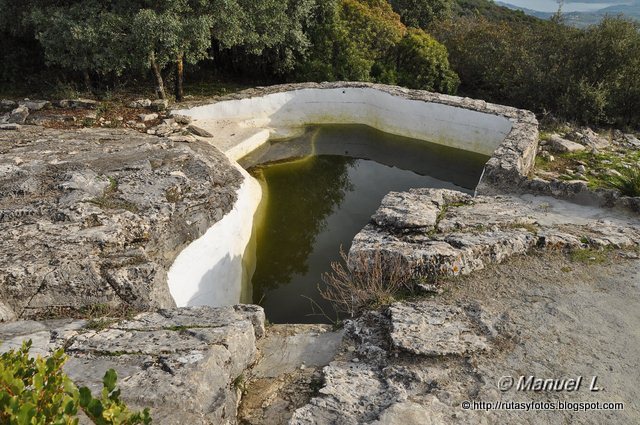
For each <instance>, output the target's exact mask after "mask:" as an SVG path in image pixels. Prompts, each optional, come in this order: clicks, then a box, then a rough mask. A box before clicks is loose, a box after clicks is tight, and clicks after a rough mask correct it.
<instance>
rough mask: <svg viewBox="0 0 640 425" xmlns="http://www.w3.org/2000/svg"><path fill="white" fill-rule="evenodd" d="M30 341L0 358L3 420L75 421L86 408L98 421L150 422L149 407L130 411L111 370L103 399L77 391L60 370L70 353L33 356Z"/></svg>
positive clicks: (43, 424) (16, 424) (18, 423)
mask: <svg viewBox="0 0 640 425" xmlns="http://www.w3.org/2000/svg"><path fill="white" fill-rule="evenodd" d="M30 348H31V341H28V342H24V343H23V344H22V347H21V348H20V349H18V350H10V351H8V352H6V353H4V354H2V356H0V423H2V424H7V425H49V424H56V425H63V424H65V425H66V424H77V423H78V421H79V419H78V411H79V410H82V411H83V412H84V413H85V414H86V415H87V416H88V417H89V418H90V419H91V420H92V421H93V422H94V423H95V424H97V425H116V424H119V425H134V424H150V423H151V417H150V415H149V409H145V410H144V411H142V412H131V411H130V410H129V409H128V408H127V406H126V405H125V404H124V403H123V402H122V401H121V400H120V390H118V389H117V388H116V381H117V375H116V372H115V371H114V370H113V369H110V370H108V371H107V373H106V374H105V375H104V379H103V389H102V393H101V395H100V398H94V397H93V396H92V395H91V391H90V390H89V389H88V388H86V387H82V388H80V389H78V388H77V387H76V386H75V384H74V383H73V382H72V381H71V379H69V377H68V376H67V375H66V374H65V373H64V371H63V370H62V366H63V365H64V362H65V361H66V359H67V357H66V356H65V354H64V351H63V349H59V350H57V351H56V352H54V353H53V354H52V355H51V356H49V357H47V358H42V357H41V356H37V357H35V358H33V357H29V349H30Z"/></svg>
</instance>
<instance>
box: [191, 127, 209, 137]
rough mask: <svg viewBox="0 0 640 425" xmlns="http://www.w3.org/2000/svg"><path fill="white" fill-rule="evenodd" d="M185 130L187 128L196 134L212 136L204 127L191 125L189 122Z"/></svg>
mask: <svg viewBox="0 0 640 425" xmlns="http://www.w3.org/2000/svg"><path fill="white" fill-rule="evenodd" d="M187 130H189V131H190V132H191V133H193V134H195V135H196V136H200V137H213V134H211V133H209V132H208V131H207V130H205V129H204V128H200V127H198V126H196V125H193V124H189V126H188V127H187Z"/></svg>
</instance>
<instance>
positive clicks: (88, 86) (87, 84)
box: [82, 69, 93, 93]
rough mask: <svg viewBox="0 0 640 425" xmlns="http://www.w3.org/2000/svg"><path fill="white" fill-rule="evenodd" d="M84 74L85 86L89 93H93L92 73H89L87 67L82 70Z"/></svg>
mask: <svg viewBox="0 0 640 425" xmlns="http://www.w3.org/2000/svg"><path fill="white" fill-rule="evenodd" d="M82 76H83V77H84V87H85V88H86V89H87V92H88V93H93V87H92V85H91V75H89V70H88V69H85V70H84V71H82Z"/></svg>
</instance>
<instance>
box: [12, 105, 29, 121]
mask: <svg viewBox="0 0 640 425" xmlns="http://www.w3.org/2000/svg"><path fill="white" fill-rule="evenodd" d="M28 116H29V109H28V108H27V107H26V106H18V107H17V108H16V109H14V110H13V111H11V114H10V115H9V119H8V120H7V121H8V122H9V123H15V124H24V123H25V121H26V120H27V117H28Z"/></svg>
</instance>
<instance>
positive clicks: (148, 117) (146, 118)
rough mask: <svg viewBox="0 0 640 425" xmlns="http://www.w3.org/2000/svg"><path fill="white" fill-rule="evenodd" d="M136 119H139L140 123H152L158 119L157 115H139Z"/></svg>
mask: <svg viewBox="0 0 640 425" xmlns="http://www.w3.org/2000/svg"><path fill="white" fill-rule="evenodd" d="M138 118H140V121H142V122H147V121H153V120H156V119H158V114H140V115H138Z"/></svg>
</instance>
